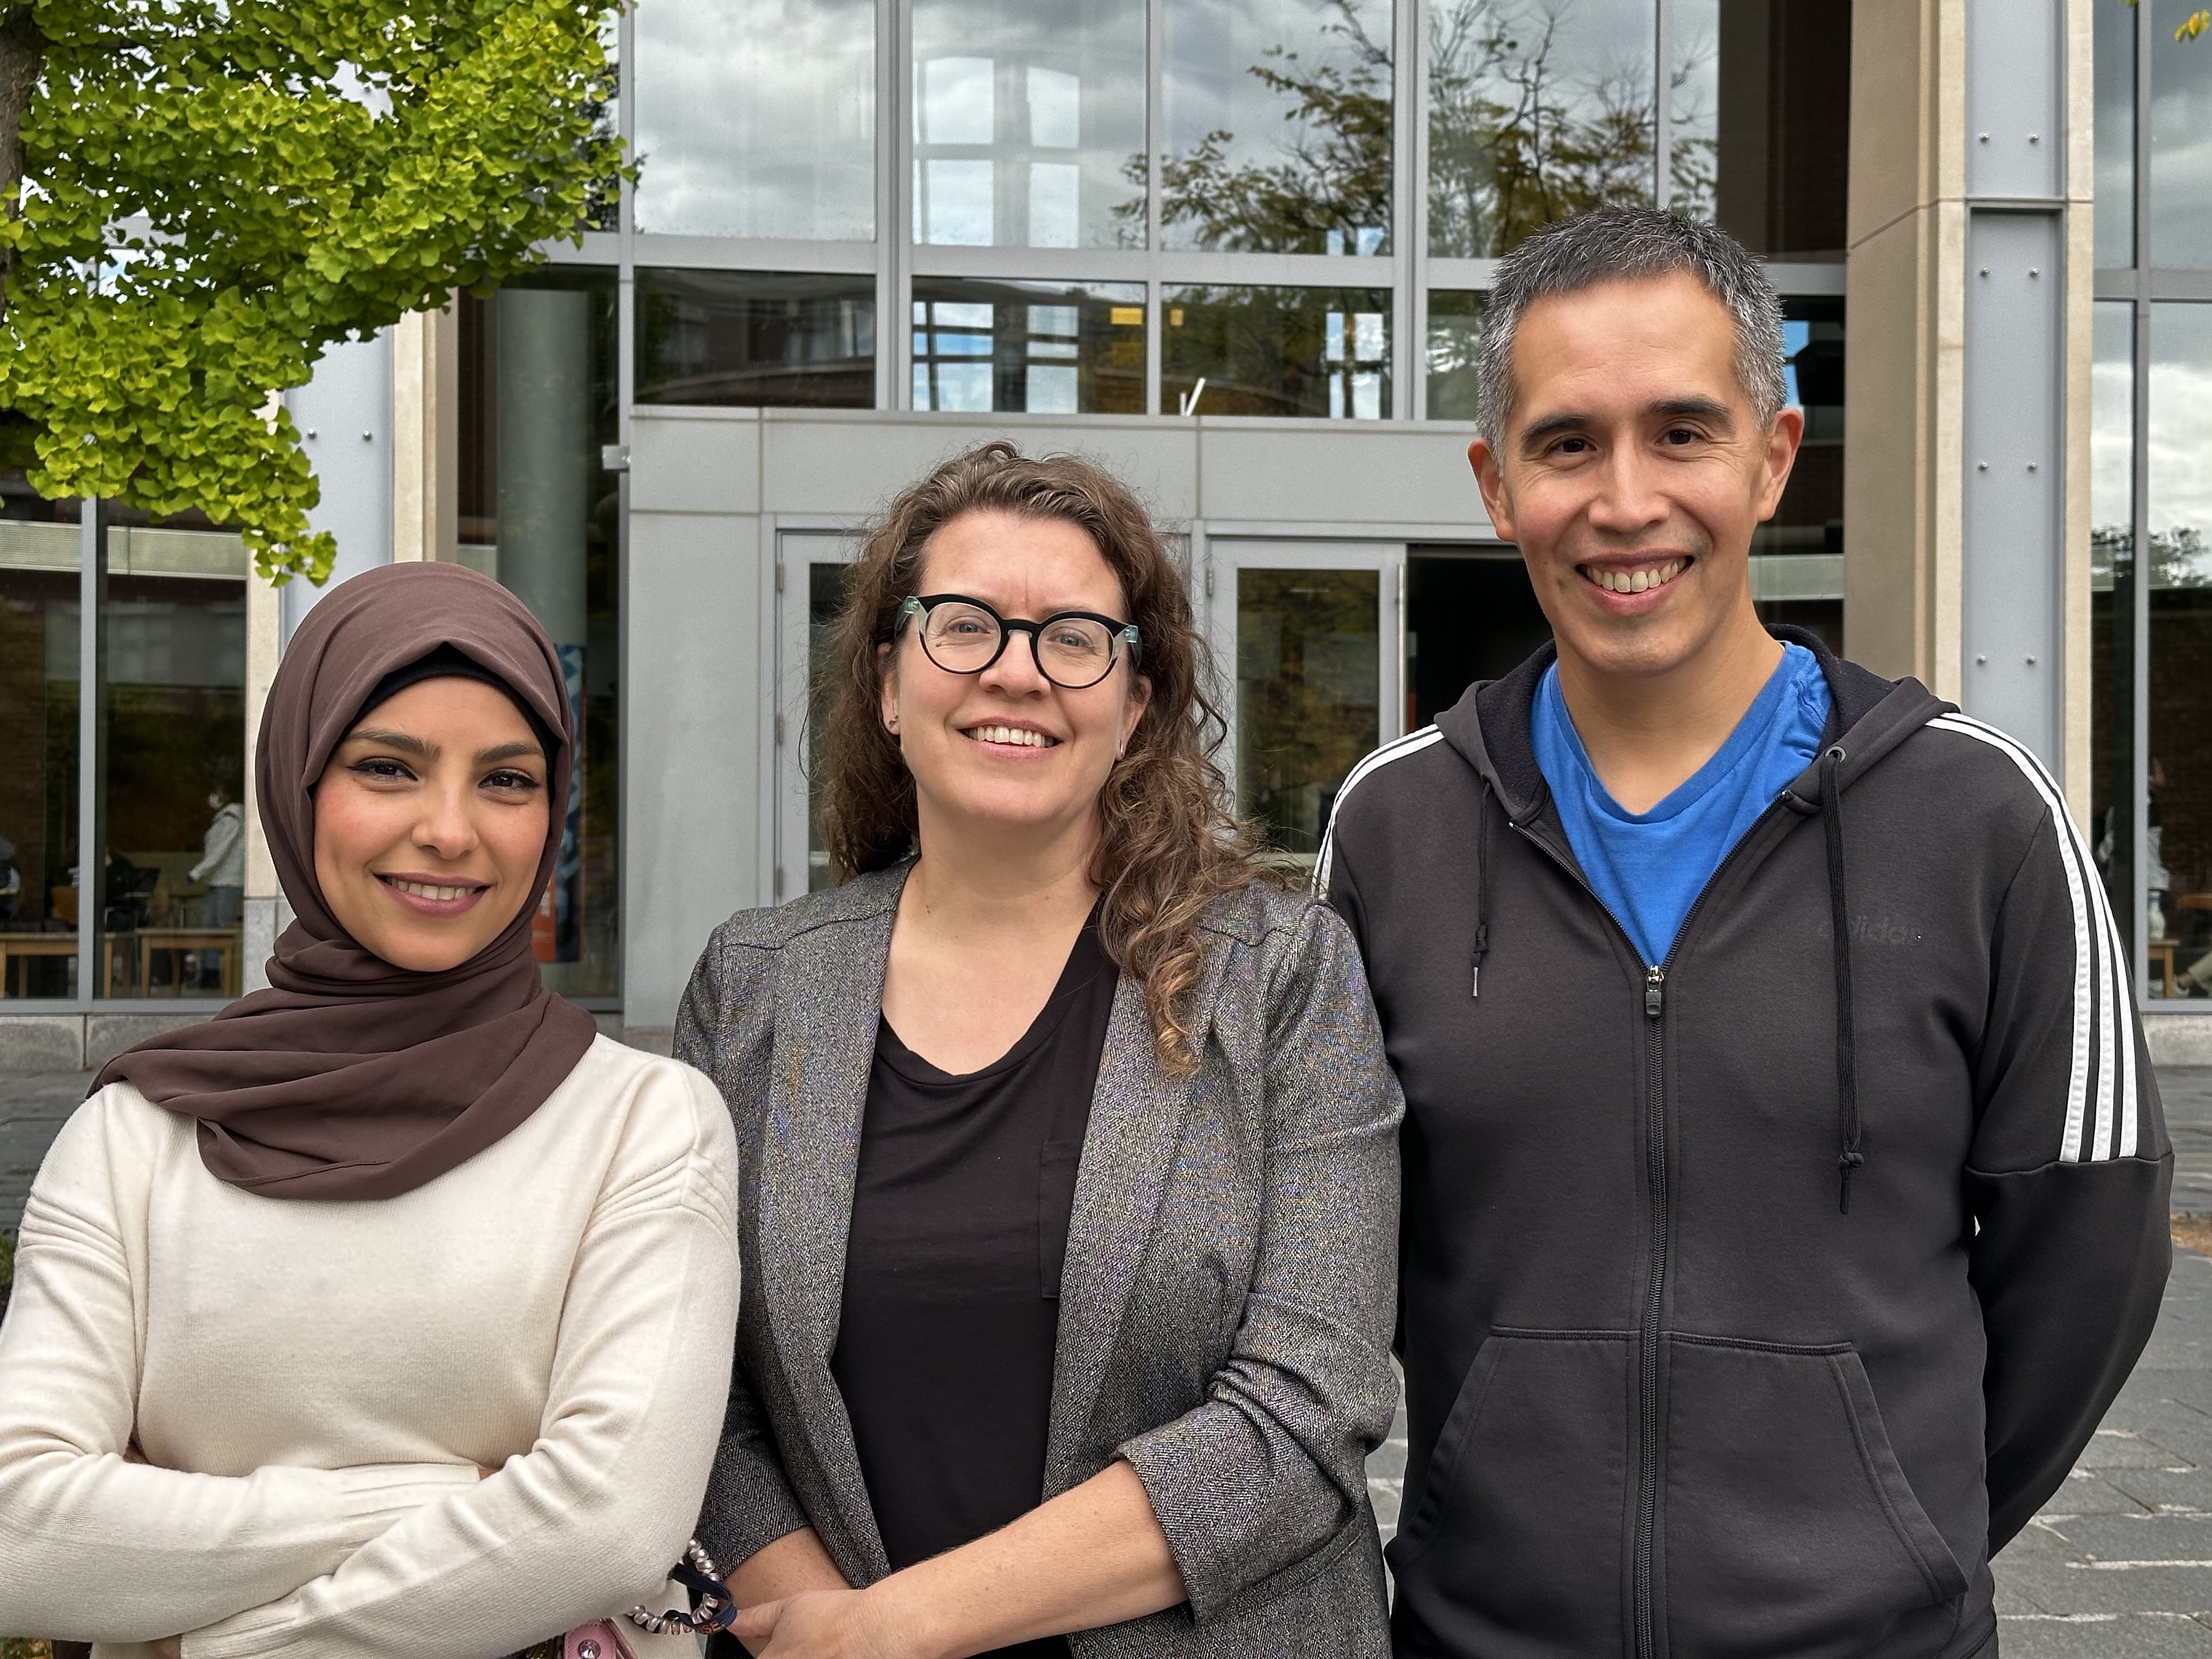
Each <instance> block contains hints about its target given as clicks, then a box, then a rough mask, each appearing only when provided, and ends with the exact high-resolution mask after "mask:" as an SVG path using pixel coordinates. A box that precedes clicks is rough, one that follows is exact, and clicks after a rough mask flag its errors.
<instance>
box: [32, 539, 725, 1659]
mask: <svg viewBox="0 0 2212 1659" xmlns="http://www.w3.org/2000/svg"><path fill="white" fill-rule="evenodd" d="M575 746H576V735H575V730H574V724H573V718H572V714H571V704H570V702H569V700H568V696H567V695H566V693H565V691H564V690H563V687H562V675H561V667H560V663H559V659H557V658H556V655H555V654H554V651H553V647H552V646H551V645H550V643H549V642H548V641H547V640H546V637H545V635H544V630H543V629H540V628H539V627H538V624H537V623H536V622H535V621H534V620H533V619H532V617H531V615H530V613H529V612H528V611H526V609H524V607H523V605H521V603H520V601H519V600H517V599H514V598H513V596H512V595H510V594H508V593H507V592H506V590H505V589H503V588H501V587H500V586H499V585H498V584H497V583H495V582H493V581H490V580H488V579H486V578H484V577H482V576H479V575H477V574H474V573H472V572H471V571H468V570H465V569H462V568H459V567H458V566H453V565H434V564H403V565H394V566H388V567H386V568H382V569H378V570H374V571H370V572H368V573H366V574H362V575H360V576H356V577H354V578H353V579H351V580H349V581H347V582H346V583H345V584H344V585H343V586H340V587H338V588H337V589H335V590H333V591H332V592H331V593H329V594H327V595H326V596H325V597H324V598H323V599H321V600H320V601H319V603H318V604H317V605H316V606H315V608H314V609H313V611H311V612H310V613H309V614H308V616H307V619H306V620H305V621H304V622H303V623H301V625H300V629H299V631H298V632H297V633H296V634H295V635H294V637H293V640H292V643H291V646H290V647H289V649H288V650H287V652H286V653H285V655H284V660H283V665H282V666H281V667H280V668H279V670H278V671H277V673H276V680H275V683H274V684H273V685H272V686H271V688H270V698H269V705H268V710H267V713H266V715H265V717H264V723H263V727H262V732H261V736H260V742H259V745H258V756H257V759H256V765H257V767H258V775H257V783H258V805H259V808H260V811H261V815H262V823H263V827H264V829H266V831H267V833H268V837H269V847H270V854H272V856H273V858H274V860H275V862H276V873H277V876H278V878H280V879H281V881H282V882H283V889H284V891H285V892H286V894H287V895H288V896H289V897H290V899H291V901H292V904H293V907H294V908H295V911H296V913H297V920H296V921H295V922H294V923H293V925H292V926H291V927H289V928H288V929H287V930H286V931H285V933H284V934H283V937H282V938H280V939H278V940H277V942H276V952H275V955H274V956H273V957H271V958H270V963H269V969H268V971H269V979H270V988H269V989H266V990H263V991H258V992H256V993H255V994H252V995H251V996H248V997H246V998H243V999H241V1000H239V1001H237V1002H234V1003H233V1004H232V1005H230V1006H229V1007H228V1008H227V1009H225V1010H224V1012H222V1014H221V1015H219V1016H218V1017H217V1018H215V1019H214V1020H211V1021H209V1022H206V1023H204V1024H199V1025H196V1026H191V1027H187V1028H185V1029H184V1030H176V1031H171V1032H168V1033H167V1034H165V1035H163V1036H158V1037H155V1038H154V1039H152V1040H151V1041H149V1042H145V1043H142V1044H141V1045H139V1046H138V1047H137V1048H133V1049H131V1050H129V1051H128V1052H126V1053H125V1054H122V1055H120V1056H118V1058H116V1059H115V1060H111V1061H110V1062H109V1063H108V1064H107V1066H106V1067H105V1068H104V1069H103V1070H102V1071H101V1072H100V1075H99V1076H98V1078H96V1079H94V1092H93V1094H92V1097H91V1098H90V1099H89V1100H88V1101H87V1102H86V1103H85V1104H84V1105H83V1106H82V1107H81V1108H80V1109H78V1110H77V1112H76V1115H74V1116H73V1117H72V1118H71V1119H70V1121H69V1123H68V1124H67V1125H66V1126H65V1127H64V1128H63V1130H62V1133H61V1134H60V1136H59V1137H58V1139H56V1140H55V1142H54V1145H53V1146H52V1149H51V1150H50V1152H48V1153H47V1156H46V1162H45V1164H44V1165H43V1166H42V1167H41V1169H40V1171H39V1176H38V1180H37V1182H36V1184H35V1185H34V1186H33V1188H32V1191H31V1194H30V1200H29V1203H28V1206H27V1208H26V1210H25V1212H24V1215H23V1222H22V1229H21V1238H20V1248H19V1250H18V1253H17V1255H16V1258H15V1291H14V1297H13V1300H12V1302H11V1304H10V1305H9V1309H8V1311H7V1316H6V1321H5V1322H4V1323H0V1562H5V1563H6V1568H5V1571H0V1631H15V1632H42V1633H44V1634H46V1635H48V1636H51V1637H56V1638H65V1639H74V1640H79V1641H84V1640H89V1641H91V1642H93V1643H94V1644H96V1645H95V1647H94V1653H95V1655H96V1656H99V1659H149V1656H154V1655H161V1656H168V1659H174V1656H175V1655H176V1654H177V1653H178V1651H179V1646H180V1644H181V1646H182V1648H183V1649H184V1650H185V1651H189V1652H190V1653H191V1655H192V1656H193V1659H225V1656H242V1655H247V1654H265V1653H277V1652H283V1653H289V1654H315V1655H318V1656H322V1659H347V1656H358V1659H371V1656H390V1655H395V1654H408V1655H414V1656H422V1659H435V1656H447V1659H484V1656H489V1655H498V1654H506V1653H510V1652H513V1651H515V1650H520V1649H523V1648H526V1647H527V1646H529V1645H530V1644H534V1643H537V1642H539V1641H542V1640H544V1639H545V1638H549V1637H555V1636H557V1635H558V1634H559V1633H561V1632H565V1631H568V1630H571V1629H573V1628H574V1626H578V1625H580V1624H585V1623H586V1622H589V1621H592V1620H599V1619H604V1618H607V1617H609V1616H617V1617H618V1616H620V1615H621V1614H622V1613H624V1612H625V1611H627V1610H628V1609H629V1607H632V1606H633V1605H635V1603H636V1602H637V1601H640V1600H641V1599H642V1598H647V1597H653V1596H665V1597H669V1598H671V1599H670V1600H668V1601H661V1602H659V1603H658V1604H657V1606H656V1607H655V1609H654V1610H655V1611H658V1610H659V1608H660V1607H668V1606H671V1605H678V1601H677V1600H676V1599H675V1598H678V1597H679V1596H680V1594H681V1593H680V1592H678V1591H675V1590H673V1589H671V1586H669V1584H668V1583H667V1582H666V1581H667V1577H668V1572H669V1569H670V1566H671V1564H672V1563H674V1562H675V1560H676V1559H677V1556H678V1551H680V1550H681V1549H682V1548H683V1547H684V1543H685V1541H686V1539H687V1537H688V1536H689V1534H690V1526H691V1522H692V1521H693V1519H694V1518H695V1516H696V1514H697V1512H698V1505H699V1501H700V1496H701V1493H702V1492H703V1491H704V1490H705V1487H706V1483H707V1474H708V1466H709V1463H710V1462H711V1461H712V1458H713V1455H714V1447H715V1443H716V1439H717V1437H718V1433H719V1430H720V1423H721V1418H722V1411H723V1403H724V1400H725V1397H726V1392H727V1388H728V1379H729V1370H730V1344H729V1340H728V1336H727V1328H728V1324H729V1322H731V1321H732V1320H734V1319H735V1318H736V1316H737V1306H738V1255H737V1246H736V1237H735V1221H734V1217H733V1215H732V1205H733V1202H734V1198H735V1190H736V1154H737V1148H736V1144H735V1140H734V1138H733V1136H732V1133H731V1129H730V1123H729V1118H728V1115H727V1113H726V1111H725V1110H724V1109H723V1108H722V1104H721V1102H720V1099H719V1098H718V1097H717V1096H716V1094H715V1092H714V1087H713V1085H711V1084H709V1083H708V1081H707V1079H704V1078H702V1077H701V1076H700V1075H699V1074H698V1073H696V1072H694V1071H692V1070H691V1069H690V1068H689V1067H688V1066H682V1065H679V1064H678V1063H677V1062H675V1061H673V1060H665V1059H659V1058H656V1057H653V1056H650V1055H647V1054H639V1053H636V1052H635V1051H634V1050H631V1049H629V1048H623V1047H622V1046H621V1045H619V1044H617V1043H615V1042H610V1041H608V1040H607V1039H605V1038H604V1037H602V1036H599V1033H598V1030H597V1028H596V1027H595V1025H594V1024H593V1023H592V1018H591V1016H589V1015H588V1014H586V1013H585V1012H583V1011H582V1010H581V1009H580V1008H577V1007H575V1006H573V1005H572V1004H569V1003H567V1002H563V1001H562V1000H560V999H558V998H556V997H555V996H554V995H552V994H550V992H549V991H548V990H547V989H546V988H545V987H544V983H543V982H542V981H540V979H539V977H538V964H537V962H536V960H535V958H534V957H533V956H532V952H531V944H530V927H531V915H532V909H533V908H534V903H533V902H534V901H535V899H536V898H537V896H538V894H539V893H541V892H542V891H544V887H545V883H546V880H547V878H548V877H549V876H550V873H551V872H552V868H553V863H554V860H555V857H556V854H557V852H558V850H559V846H560V823H561V821H560V817H559V815H558V813H557V812H556V811H553V810H552V809H551V808H550V807H549V805H548V803H549V801H560V800H562V799H566V793H567V780H568V769H569V767H570V765H571V764H572V763H573V757H574V753H575ZM631 1634H632V1638H633V1639H632V1641H631V1646H632V1648H633V1650H635V1653H636V1654H637V1656H638V1659H653V1656H665V1655H669V1654H690V1655H692V1656H694V1659H696V1642H694V1641H693V1639H692V1638H688V1637H683V1636H669V1637H666V1638H659V1637H649V1636H647V1633H646V1632H643V1631H641V1630H640V1631H635V1632H632V1633H631Z"/></svg>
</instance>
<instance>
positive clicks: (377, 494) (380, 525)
mask: <svg viewBox="0 0 2212 1659" xmlns="http://www.w3.org/2000/svg"><path fill="white" fill-rule="evenodd" d="M284 402H285V405H286V406H287V407H288V408H289V409H290V410H291V411H292V419H293V422H295V424H296V425H297V426H298V427H299V428H300V441H301V447H303V448H304V449H305V450H306V451H307V459H308V461H309V462H310V463H311V464H312V465H313V467H314V469H315V477H316V478H317V479H318V480H319V482H320V483H321V484H322V489H323V498H322V501H320V503H319V504H318V505H317V507H315V509H314V510H313V512H312V513H308V515H307V522H308V523H309V524H311V525H313V526H314V528H316V529H317V530H327V531H329V532H331V535H332V536H334V537H336V538H337V544H338V556H337V566H336V567H335V568H333V569H332V571H331V580H329V581H328V582H326V583H325V585H324V586H321V587H317V586H314V585H313V583H312V582H309V581H307V580H305V579H304V578H295V579H294V580H292V581H289V582H288V583H286V584H285V586H283V588H282V589H280V590H279V598H280V599H281V601H282V614H283V636H284V639H285V640H286V641H289V640H290V639H291V637H292V630H293V629H295V628H297V627H298V626H299V625H300V622H301V618H302V617H305V616H306V615H307V612H308V611H310V610H312V609H313V606H314V604H315V601H316V600H317V599H320V598H321V597H322V596H323V595H324V594H325V593H327V592H330V591H331V588H332V587H334V586H337V584H338V583H339V582H342V581H343V580H345V579H346V578H347V577H348V576H356V575H359V574H361V573H362V571H364V570H369V569H373V568H375V567H376V566H378V565H380V564H390V563H391V562H392V330H390V329H386V330H385V331H383V332H382V333H380V334H377V335H375V336H374V337H371V338H369V339H366V340H347V341H342V342H341V343H338V344H337V345H334V346H332V347H331V348H330V349H329V350H327V351H325V353H324V354H323V356H322V357H321V359H320V360H319V362H317V363H316V365H315V377H314V379H313V380H310V381H308V382H307V385H305V386H301V387H299V388H297V389H296V390H295V391H293V392H289V393H287V394H286V395H285V398H284Z"/></svg>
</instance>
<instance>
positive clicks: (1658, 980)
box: [1644, 968, 1667, 1019]
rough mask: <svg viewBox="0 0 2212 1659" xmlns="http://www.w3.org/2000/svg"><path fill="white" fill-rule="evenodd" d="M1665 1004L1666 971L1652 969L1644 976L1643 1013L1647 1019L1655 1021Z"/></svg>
mask: <svg viewBox="0 0 2212 1659" xmlns="http://www.w3.org/2000/svg"><path fill="white" fill-rule="evenodd" d="M1666 1004H1667V970H1666V969H1664V968H1653V969H1648V970H1646V972H1645V973H1644V1018H1647V1019H1656V1018H1659V1015H1660V1012H1661V1010H1662V1009H1663V1008H1664V1007H1665V1006H1666Z"/></svg>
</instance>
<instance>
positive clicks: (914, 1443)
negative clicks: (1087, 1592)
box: [829, 913, 1119, 1659]
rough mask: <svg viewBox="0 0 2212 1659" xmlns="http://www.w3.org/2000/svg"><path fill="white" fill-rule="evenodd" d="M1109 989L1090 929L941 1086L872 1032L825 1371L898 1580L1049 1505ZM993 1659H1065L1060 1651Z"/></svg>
mask: <svg viewBox="0 0 2212 1659" xmlns="http://www.w3.org/2000/svg"><path fill="white" fill-rule="evenodd" d="M1118 978H1119V975H1118V973H1117V971H1116V969H1115V966H1114V963H1113V959H1112V958H1111V957H1109V956H1107V954H1106V952H1105V950H1104V948H1103V946H1102V945H1100V943H1099V940H1098V932H1097V915H1096V914H1095V913H1094V915H1092V917H1091V921H1088V922H1086V923H1085V925H1084V928H1083V932H1082V933H1081V934H1079V936H1078V937H1077V939H1076V942H1075V948H1074V949H1073V951H1070V952H1069V953H1068V958H1067V965H1066V968H1064V969H1061V971H1060V982H1059V984H1058V985H1057V986H1056V987H1054V990H1053V994H1052V997H1051V1000H1048V1002H1047V1003H1046V1004H1045V1006H1044V1008H1043V1010H1042V1012H1040V1013H1039V1014H1038V1015H1037V1017H1036V1021H1035V1023H1034V1024H1031V1025H1030V1029H1029V1030H1028V1031H1027V1032H1026V1033H1025V1034H1024V1036H1023V1037H1022V1039H1021V1041H1019V1042H1017V1043H1015V1044H1014V1046H1013V1047H1012V1048H1010V1049H1008V1050H1007V1051H1006V1054H1004V1055H1003V1056H1001V1057H1000V1059H999V1060H996V1061H994V1063H992V1064H991V1065H989V1066H985V1067H984V1068H983V1069H982V1070H981V1071H980V1072H970V1073H966V1074H964V1075H961V1076H955V1075H954V1074H952V1073H949V1072H942V1071H939V1069H938V1068H937V1067H936V1066H933V1065H931V1064H930V1063H929V1062H928V1061H927V1060H924V1059H923V1058H922V1057H921V1055H919V1054H915V1052H914V1051H913V1050H912V1049H910V1048H908V1047H907V1046H906V1044H904V1043H903V1042H900V1041H899V1038H898V1034H897V1033H896V1031H894V1030H891V1027H890V1021H888V1020H885V1021H884V1022H883V1023H882V1024H881V1025H880V1026H878V1030H877V1034H876V1054H875V1062H874V1064H873V1066H872V1067H871V1069H870V1071H869V1073H868V1101H867V1109H866V1115H864V1117H863V1119H862V1121H861V1127H860V1169H859V1173H858V1176H857V1178H856V1180H855V1182H854V1191H853V1225H852V1231H851V1234H850V1237H849V1238H848V1242H847V1243H846V1247H845V1288H844V1304H843V1310H842V1316H841V1320H840V1322H839V1325H838V1333H837V1349H836V1352H835V1353H834V1354H832V1355H831V1356H830V1360H829V1369H830V1371H831V1373H832V1375H834V1376H836V1379H837V1386H838V1388H839V1389H841V1390H842V1391H843V1394H844V1396H845V1405H846V1408H847V1410H848V1412H849V1413H851V1416H852V1419H853V1435H854V1441H855V1442H856V1443H857V1445H858V1449H859V1451H860V1472H861V1474H862V1475H863V1476H864V1477H865V1478H866V1481H867V1486H868V1498H869V1501H870V1503H871V1504H872V1506H873V1508H874V1510H875V1516H876V1525H877V1528H878V1530H879V1531H880V1532H881V1533H882V1534H883V1540H884V1552H885V1553H886V1554H887V1555H888V1556H889V1557H890V1565H891V1570H892V1571H894V1572H896V1571H899V1570H900V1569H901V1568H902V1567H907V1566H911V1565H913V1564H914V1563H915V1562H916V1561H921V1560H926V1559H928V1558H929V1557H930V1556H933V1555H939V1554H942V1553H944V1552H945V1551H946V1550H949V1549H952V1548H955V1547H957V1546H959V1545H962V1544H965V1543H968V1542H970V1541H973V1540H975V1539H977V1538H980V1537H981V1536H982V1535H983V1534H985V1533H987V1532H992V1531H995V1530H996V1529H997V1528H1000V1527H1003V1526H1005V1525H1006V1523H1007V1522H1010V1521H1012V1520H1013V1519H1015V1518H1016V1517H1017V1516H1021V1515H1024V1514H1026V1513H1027V1512H1028V1511H1029V1510H1033V1509H1035V1508H1036V1506H1037V1504H1039V1503H1041V1502H1042V1499H1043V1494H1044V1455H1045V1434H1046V1429H1047V1425H1048V1422H1049V1420H1050V1416H1051V1409H1052V1378H1053V1350H1054V1341H1055V1340H1056V1339H1057V1336H1058V1331H1059V1297H1060V1262H1061V1259H1062V1257H1063V1255H1065V1253H1066V1248H1067V1225H1068V1218H1069V1215H1070V1213H1071V1212H1073V1208H1074V1204H1075V1176H1076V1167H1077V1164H1078V1163H1079V1160H1080V1158H1081V1157H1082V1152H1083V1135H1084V1131H1085V1128H1086V1127H1088V1125H1089V1123H1090V1121H1091V1093H1092V1091H1093V1090H1094V1089H1095V1088H1096V1087H1097V1080H1098V1060H1099V1055H1100V1054H1101V1053H1102V1052H1103V1049H1104V1048H1105V1045H1106V1024H1107V1021H1108V1019H1109V1017H1110V1016H1111V1014H1112V1012H1113V1007H1114V991H1115V984H1116V982H1117V981H1118ZM998 1652H999V1654H1000V1655H1002V1656H1020V1659H1046V1656H1057V1659H1066V1653H1067V1644H1066V1641H1065V1639H1064V1638H1060V1637H1053V1638H1049V1639H1048V1640H1045V1641H1040V1642H1029V1643H1024V1644H1021V1645H1020V1646H1018V1647H1011V1648H1004V1649H1000V1650H998Z"/></svg>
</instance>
